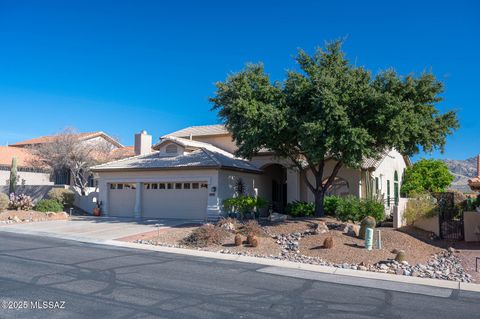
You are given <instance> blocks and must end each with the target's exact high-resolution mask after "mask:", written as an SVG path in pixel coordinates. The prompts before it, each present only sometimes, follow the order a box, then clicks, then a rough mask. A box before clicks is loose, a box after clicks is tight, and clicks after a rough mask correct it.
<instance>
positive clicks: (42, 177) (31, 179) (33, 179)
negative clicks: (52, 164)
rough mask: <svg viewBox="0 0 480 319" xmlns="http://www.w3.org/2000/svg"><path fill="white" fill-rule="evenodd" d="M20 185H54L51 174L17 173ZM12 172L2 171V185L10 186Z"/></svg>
mask: <svg viewBox="0 0 480 319" xmlns="http://www.w3.org/2000/svg"><path fill="white" fill-rule="evenodd" d="M17 176H18V184H19V185H22V184H23V185H53V182H51V181H50V174H49V173H37V172H22V171H19V172H18V173H17ZM9 179H10V171H4V170H0V185H8V180H9Z"/></svg>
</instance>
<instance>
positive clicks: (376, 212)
mask: <svg viewBox="0 0 480 319" xmlns="http://www.w3.org/2000/svg"><path fill="white" fill-rule="evenodd" d="M367 216H371V217H373V218H375V220H376V221H377V223H379V222H382V221H384V220H385V206H384V205H383V203H382V202H380V201H378V200H375V199H362V200H361V202H360V216H359V219H358V220H362V219H364V218H365V217H367Z"/></svg>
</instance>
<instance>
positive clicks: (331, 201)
mask: <svg viewBox="0 0 480 319" xmlns="http://www.w3.org/2000/svg"><path fill="white" fill-rule="evenodd" d="M341 199H342V198H341V197H338V196H326V197H325V199H324V201H323V208H324V210H325V215H329V216H335V212H336V211H337V206H338V203H339V202H340V200H341Z"/></svg>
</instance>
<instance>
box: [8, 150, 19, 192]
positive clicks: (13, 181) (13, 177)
mask: <svg viewBox="0 0 480 319" xmlns="http://www.w3.org/2000/svg"><path fill="white" fill-rule="evenodd" d="M16 190H17V158H16V157H15V156H14V157H13V158H12V166H10V184H9V188H8V192H9V194H11V193H15V191H16Z"/></svg>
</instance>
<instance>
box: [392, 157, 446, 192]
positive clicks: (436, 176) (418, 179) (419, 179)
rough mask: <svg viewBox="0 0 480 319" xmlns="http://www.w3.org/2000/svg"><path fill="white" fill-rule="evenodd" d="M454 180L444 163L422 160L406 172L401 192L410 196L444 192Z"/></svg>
mask: <svg viewBox="0 0 480 319" xmlns="http://www.w3.org/2000/svg"><path fill="white" fill-rule="evenodd" d="M454 178H455V177H454V176H453V174H452V173H450V171H449V170H448V167H447V165H446V164H445V163H444V162H442V161H440V160H434V159H422V160H420V161H418V162H416V163H415V164H413V165H412V167H409V168H407V169H406V170H405V176H404V177H403V184H402V189H401V191H402V193H404V194H406V195H408V196H411V195H415V194H421V193H425V192H444V191H445V189H447V187H448V186H450V184H451V183H452V182H453V179H454Z"/></svg>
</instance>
